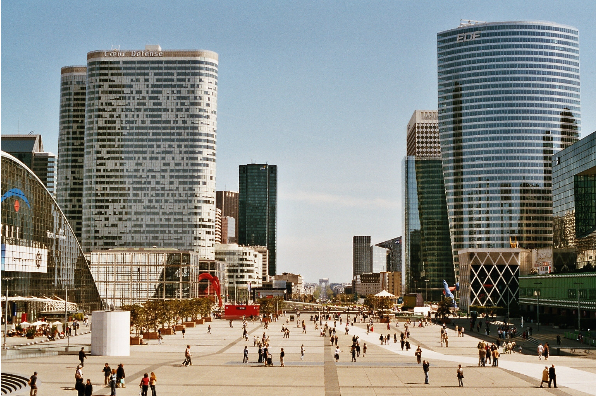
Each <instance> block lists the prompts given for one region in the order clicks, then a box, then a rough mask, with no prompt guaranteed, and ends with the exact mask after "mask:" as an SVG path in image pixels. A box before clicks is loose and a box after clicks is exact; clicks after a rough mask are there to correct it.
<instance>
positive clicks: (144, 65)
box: [61, 46, 218, 260]
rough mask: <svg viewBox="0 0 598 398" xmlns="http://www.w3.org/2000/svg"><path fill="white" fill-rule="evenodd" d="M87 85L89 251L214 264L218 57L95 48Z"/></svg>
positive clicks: (196, 52)
mask: <svg viewBox="0 0 598 398" xmlns="http://www.w3.org/2000/svg"><path fill="white" fill-rule="evenodd" d="M87 88H88V89H87V92H86V114H85V119H86V124H85V142H84V151H85V153H84V174H83V221H82V227H83V229H82V245H83V249H84V250H85V251H86V252H88V251H92V250H101V249H108V248H114V247H126V248H129V247H146V248H147V247H153V246H157V247H162V248H175V249H179V250H191V251H194V252H196V253H198V255H199V256H200V257H201V258H204V259H212V260H213V259H214V244H215V227H214V224H215V218H216V203H215V202H216V189H215V188H216V110H217V94H218V55H217V54H216V53H214V52H211V51H202V50H162V49H161V48H160V46H146V48H145V50H139V51H138V50H110V51H108V50H106V51H92V52H90V53H88V54H87ZM65 106H70V105H68V104H66V105H65ZM72 140H74V138H73V139H72ZM61 143H62V141H61ZM123 231H126V233H123Z"/></svg>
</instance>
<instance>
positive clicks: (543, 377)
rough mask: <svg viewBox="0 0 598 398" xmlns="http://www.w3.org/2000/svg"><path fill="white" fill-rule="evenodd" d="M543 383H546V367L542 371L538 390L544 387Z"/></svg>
mask: <svg viewBox="0 0 598 398" xmlns="http://www.w3.org/2000/svg"><path fill="white" fill-rule="evenodd" d="M544 383H548V366H544V370H543V371H542V381H541V382H540V388H542V387H544Z"/></svg>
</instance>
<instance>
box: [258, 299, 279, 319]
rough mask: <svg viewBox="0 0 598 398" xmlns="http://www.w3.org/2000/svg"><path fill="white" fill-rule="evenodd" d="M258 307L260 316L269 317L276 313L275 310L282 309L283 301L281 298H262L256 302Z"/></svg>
mask: <svg viewBox="0 0 598 398" xmlns="http://www.w3.org/2000/svg"><path fill="white" fill-rule="evenodd" d="M257 303H258V304H259V305H260V313H261V314H262V315H270V314H274V313H276V309H277V308H278V310H281V309H282V305H283V299H282V297H264V298H261V299H258V300H257Z"/></svg>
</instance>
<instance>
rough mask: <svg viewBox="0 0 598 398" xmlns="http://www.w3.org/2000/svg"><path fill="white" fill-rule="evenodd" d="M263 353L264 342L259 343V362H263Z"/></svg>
mask: <svg viewBox="0 0 598 398" xmlns="http://www.w3.org/2000/svg"><path fill="white" fill-rule="evenodd" d="M263 353H264V349H263V348H262V344H261V343H259V344H258V346H257V361H258V363H262V355H263Z"/></svg>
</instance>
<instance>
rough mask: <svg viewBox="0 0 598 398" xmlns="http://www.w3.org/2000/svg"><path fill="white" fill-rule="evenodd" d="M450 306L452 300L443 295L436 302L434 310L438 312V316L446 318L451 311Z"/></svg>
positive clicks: (451, 305)
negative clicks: (436, 306)
mask: <svg viewBox="0 0 598 398" xmlns="http://www.w3.org/2000/svg"><path fill="white" fill-rule="evenodd" d="M452 308H453V300H451V299H450V298H449V297H444V298H443V299H442V300H440V301H439V302H438V310H436V312H437V313H438V317H439V318H440V319H445V318H448V315H449V314H450V313H451V310H452Z"/></svg>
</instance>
